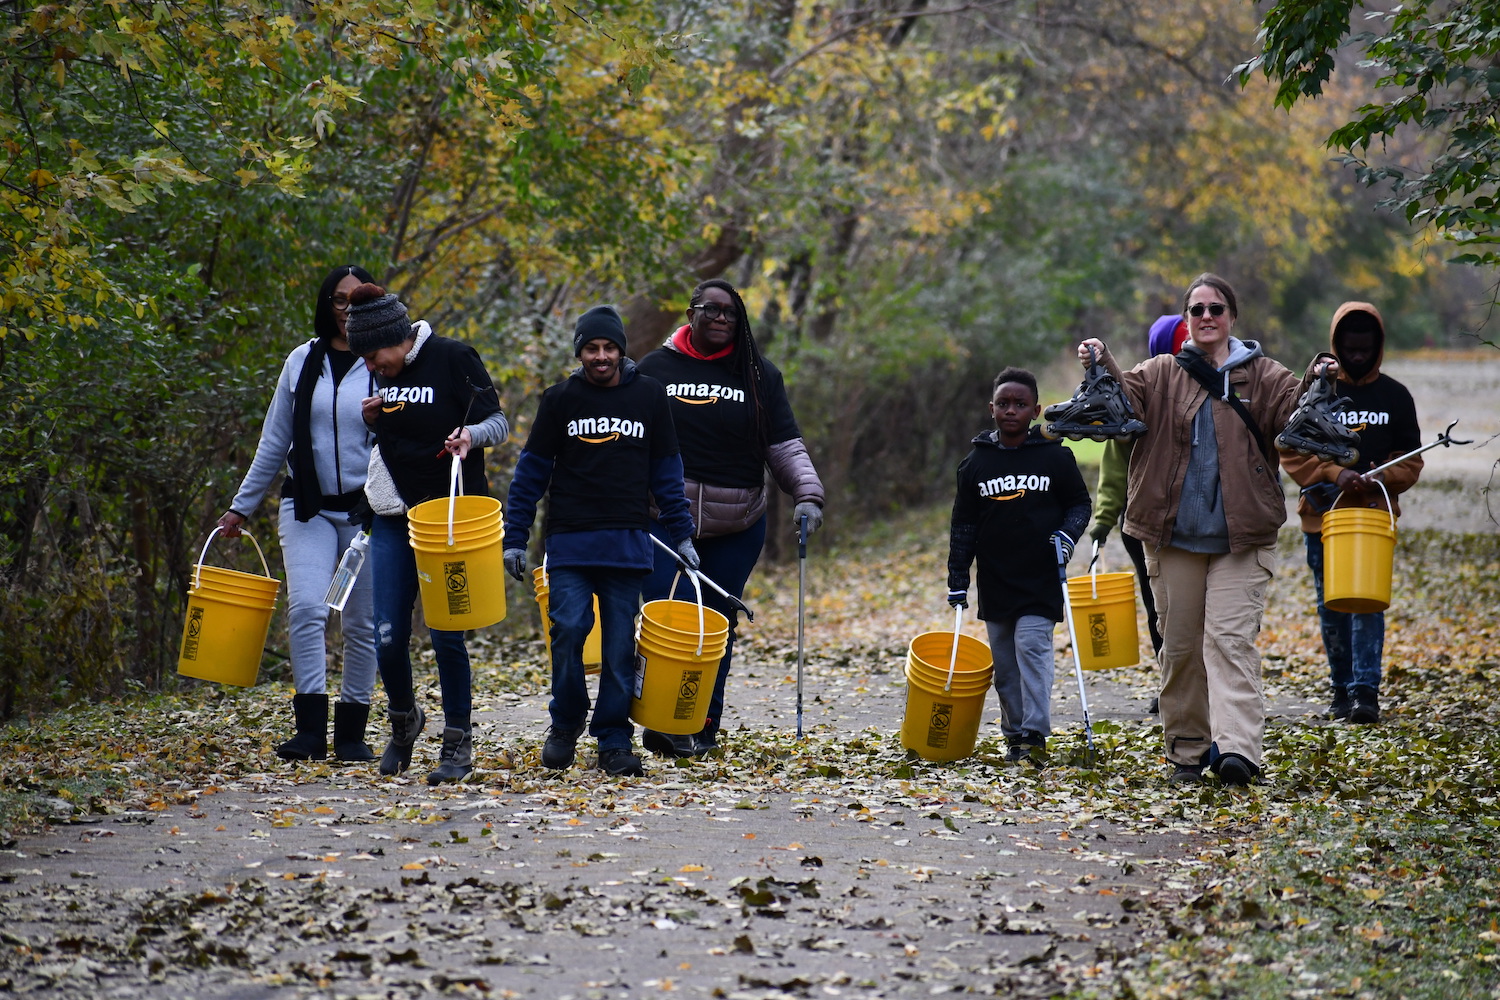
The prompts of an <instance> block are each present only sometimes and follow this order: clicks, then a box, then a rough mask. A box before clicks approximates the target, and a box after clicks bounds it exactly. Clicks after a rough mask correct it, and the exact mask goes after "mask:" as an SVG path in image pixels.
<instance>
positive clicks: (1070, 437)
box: [1068, 434, 1083, 441]
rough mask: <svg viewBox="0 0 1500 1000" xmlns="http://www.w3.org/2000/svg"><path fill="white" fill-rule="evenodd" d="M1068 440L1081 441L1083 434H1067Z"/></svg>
mask: <svg viewBox="0 0 1500 1000" xmlns="http://www.w3.org/2000/svg"><path fill="white" fill-rule="evenodd" d="M1068 440H1069V441H1082V440H1083V435H1082V434H1069V435H1068Z"/></svg>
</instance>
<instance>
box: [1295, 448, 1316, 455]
mask: <svg viewBox="0 0 1500 1000" xmlns="http://www.w3.org/2000/svg"><path fill="white" fill-rule="evenodd" d="M1297 454H1299V455H1311V454H1312V452H1310V451H1308V450H1307V449H1306V448H1298V449H1297Z"/></svg>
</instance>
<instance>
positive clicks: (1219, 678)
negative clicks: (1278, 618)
mask: <svg viewBox="0 0 1500 1000" xmlns="http://www.w3.org/2000/svg"><path fill="white" fill-rule="evenodd" d="M1275 565H1276V549H1275V546H1265V547H1264V548H1259V549H1251V550H1249V551H1247V552H1241V553H1238V554H1235V553H1228V554H1225V555H1207V554H1204V553H1200V552H1186V551H1183V550H1182V549H1174V548H1172V547H1171V546H1167V547H1164V548H1161V549H1157V550H1154V551H1153V550H1152V549H1151V548H1150V547H1149V546H1148V547H1147V549H1146V569H1147V572H1148V573H1149V574H1150V576H1151V592H1152V594H1153V595H1154V596H1155V597H1156V613H1157V620H1158V624H1159V625H1160V628H1161V634H1162V647H1161V653H1160V654H1159V656H1158V660H1159V662H1160V664H1161V670H1162V682H1161V725H1162V734H1163V737H1164V739H1165V743H1166V752H1167V759H1168V760H1170V761H1172V762H1174V763H1178V764H1196V763H1198V762H1200V761H1205V758H1206V756H1207V754H1208V749H1209V745H1210V744H1213V743H1217V744H1218V747H1219V752H1220V753H1221V754H1227V753H1237V754H1240V755H1241V756H1243V757H1245V758H1246V759H1248V760H1249V761H1250V762H1251V763H1252V764H1255V765H1256V766H1257V767H1259V766H1260V764H1261V744H1262V740H1263V738H1264V735H1265V722H1266V703H1265V698H1264V696H1263V695H1262V693H1261V675H1260V651H1259V650H1258V649H1256V648H1255V638H1256V636H1257V635H1259V634H1260V620H1261V613H1262V612H1263V611H1264V610H1265V606H1266V585H1267V584H1268V583H1270V581H1271V575H1272V571H1273V569H1274V568H1275ZM1205 762H1206V761H1205Z"/></svg>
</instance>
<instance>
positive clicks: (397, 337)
mask: <svg viewBox="0 0 1500 1000" xmlns="http://www.w3.org/2000/svg"><path fill="white" fill-rule="evenodd" d="M345 336H347V337H348V338H349V351H350V353H352V354H354V355H355V356H356V357H363V356H364V355H366V354H369V353H371V352H372V351H378V350H380V349H381V348H382V347H395V346H396V345H397V344H401V343H404V342H405V341H406V340H407V339H408V338H410V337H411V320H410V319H408V318H407V316H406V307H405V306H404V305H402V304H401V300H400V299H399V298H397V297H396V295H395V293H394V292H387V293H386V294H385V295H382V296H381V297H380V298H378V299H375V300H374V301H372V302H361V303H360V304H359V305H357V306H350V307H349V321H348V324H347V326H346V328H345Z"/></svg>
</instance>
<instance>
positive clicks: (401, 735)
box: [380, 705, 427, 774]
mask: <svg viewBox="0 0 1500 1000" xmlns="http://www.w3.org/2000/svg"><path fill="white" fill-rule="evenodd" d="M390 716H391V739H390V742H388V743H387V744H386V745H385V753H383V754H381V755H380V773H381V774H400V773H401V772H402V771H404V770H406V769H407V768H408V767H411V750H412V746H413V745H414V744H415V743H416V742H417V737H418V736H420V735H422V727H423V726H425V725H427V713H426V712H424V711H422V706H421V705H413V706H412V707H411V708H409V709H407V710H406V711H404V712H398V711H396V710H395V709H394V708H393V709H391V710H390Z"/></svg>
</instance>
